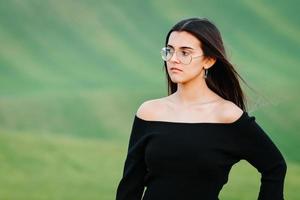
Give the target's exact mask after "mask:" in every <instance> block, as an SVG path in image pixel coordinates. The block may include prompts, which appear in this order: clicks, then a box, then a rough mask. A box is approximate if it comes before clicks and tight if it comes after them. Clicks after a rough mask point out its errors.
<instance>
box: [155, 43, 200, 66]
mask: <svg viewBox="0 0 300 200" xmlns="http://www.w3.org/2000/svg"><path fill="white" fill-rule="evenodd" d="M167 48H169V49H173V48H170V47H163V48H162V49H161V51H160V54H161V58H162V59H163V60H164V61H166V62H168V61H170V60H171V59H172V57H173V56H174V54H176V57H177V59H178V60H179V61H180V63H182V64H184V65H189V64H190V63H191V62H192V60H193V59H195V58H200V57H202V56H204V55H203V54H202V55H199V56H192V55H189V56H190V61H189V62H188V63H184V62H182V60H181V59H179V58H178V55H177V53H178V51H175V49H174V52H173V53H172V55H171V57H170V58H169V59H164V56H163V54H165V52H166V50H165V49H167Z"/></svg>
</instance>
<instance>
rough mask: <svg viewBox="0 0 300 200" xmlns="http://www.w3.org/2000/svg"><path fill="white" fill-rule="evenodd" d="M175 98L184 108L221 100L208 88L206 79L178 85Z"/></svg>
mask: <svg viewBox="0 0 300 200" xmlns="http://www.w3.org/2000/svg"><path fill="white" fill-rule="evenodd" d="M174 98H175V99H176V101H177V102H178V103H179V104H181V105H183V106H186V105H191V104H202V103H206V102H210V101H215V100H219V99H220V97H219V96H218V95H217V94H215V93H214V92H213V91H212V90H211V89H209V88H208V86H207V84H206V82H205V80H204V79H201V80H199V79H198V80H197V79H196V80H194V81H189V82H187V83H178V84H177V91H176V92H175V93H174Z"/></svg>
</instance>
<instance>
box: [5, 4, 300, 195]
mask: <svg viewBox="0 0 300 200" xmlns="http://www.w3.org/2000/svg"><path fill="white" fill-rule="evenodd" d="M299 6H300V3H298V2H297V1H296V0H293V1H292V0H289V1H284V2H283V1H275V2H274V1H259V0H254V1H246V0H244V1H234V0H232V1H221V0H219V1H217V0H215V1H189V2H188V3H187V2H185V1H170V0H168V1H158V0H155V1H137V0H136V1H129V2H121V1H119V2H116V1H92V0H90V1H78V0H76V1H71V0H63V1H58V0H44V1H38V0H25V1H21V0H11V1H0V13H1V17H0V42H1V43H0V44H1V45H0V180H1V181H0V200H23V199H24V200H53V199H55V200H67V199H72V200H77V199H78V200H79V199H91V200H93V199H101V200H111V199H114V197H115V191H116V187H117V184H118V182H119V180H120V178H121V175H122V170H123V164H124V160H125V156H126V150H127V145H128V139H129V134H130V128H131V124H132V122H133V121H132V120H133V116H134V113H135V111H136V109H137V108H138V106H139V105H140V104H141V103H142V102H143V101H145V100H147V99H154V98H158V97H162V96H165V95H167V90H166V89H167V86H166V81H165V74H164V71H163V68H162V61H161V59H160V55H159V51H160V49H161V47H162V46H163V44H164V39H165V35H166V33H167V31H168V30H169V28H170V27H171V26H172V25H173V24H174V23H175V22H177V21H178V20H179V19H181V18H185V17H192V16H198V17H207V18H209V19H211V20H213V21H214V22H215V24H216V25H217V26H218V27H219V29H220V31H221V33H222V35H223V39H224V42H225V46H226V47H227V52H228V55H229V57H230V60H231V61H232V63H233V64H234V65H235V66H236V69H237V71H238V72H239V73H240V75H241V76H242V77H243V78H244V79H245V80H246V81H247V83H248V84H249V85H250V86H251V87H252V88H254V89H255V90H256V91H257V92H254V91H252V90H250V89H249V88H247V86H246V85H244V84H242V87H243V88H244V89H245V91H246V93H247V95H248V96H249V99H250V101H249V112H250V114H252V115H255V116H256V119H257V122H258V123H259V124H260V125H261V126H262V127H263V129H264V130H265V131H266V132H267V133H268V134H269V135H270V137H271V138H272V139H273V141H274V142H275V143H276V144H277V146H278V147H279V148H280V150H281V151H282V153H283V154H284V156H285V158H286V160H287V162H288V172H287V176H286V182H285V198H286V199H288V200H297V198H299V195H298V188H299V186H300V181H299V180H300V156H299V153H300V151H299V148H298V146H299V144H300V134H299V129H300V123H299V122H300V121H299V111H300V107H299V106H298V103H299V101H300V94H299V92H296V91H298V86H299V84H300V81H299V78H298V75H299V74H300V70H299V69H298V67H299V64H300V59H299V56H298V53H299V46H300V39H299V34H300V26H299V24H300V19H299V17H298V15H297V14H298V13H297V11H298V10H297V8H298V7H299ZM259 183H260V175H259V173H258V172H257V171H256V169H255V168H253V167H252V166H251V165H249V164H248V163H247V162H245V161H242V162H239V163H238V164H237V165H235V166H234V167H233V169H232V171H231V173H230V177H229V182H228V184H227V185H225V186H224V188H223V190H222V193H221V195H220V199H222V200H223V199H224V200H248V199H249V200H250V199H255V198H256V197H257V195H258V189H259Z"/></svg>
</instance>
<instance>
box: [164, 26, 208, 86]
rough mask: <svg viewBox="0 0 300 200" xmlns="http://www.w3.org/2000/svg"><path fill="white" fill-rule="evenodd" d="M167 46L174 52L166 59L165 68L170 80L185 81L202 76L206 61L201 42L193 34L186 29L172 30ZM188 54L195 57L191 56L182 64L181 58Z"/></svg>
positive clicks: (175, 81)
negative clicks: (187, 61) (188, 61)
mask: <svg viewBox="0 0 300 200" xmlns="http://www.w3.org/2000/svg"><path fill="white" fill-rule="evenodd" d="M167 47H170V48H171V49H172V51H175V52H176V53H174V54H173V55H172V57H171V58H170V60H168V61H167V70H168V74H169V76H170V78H171V80H172V82H174V83H185V82H187V81H189V80H192V79H194V78H196V77H199V76H200V77H201V78H203V76H204V70H202V68H203V66H205V64H206V63H205V60H204V56H203V51H202V49H201V43H200V41H199V40H198V39H197V38H196V37H195V36H193V35H192V34H190V33H188V32H186V31H180V32H179V31H173V32H172V33H171V34H170V37H169V41H168V45H167ZM177 55H178V56H177ZM188 56H191V57H195V58H192V59H191V62H190V63H189V64H184V63H183V62H182V61H181V60H182V58H183V57H188ZM183 60H184V59H183ZM173 68H177V69H173ZM206 68H208V67H206Z"/></svg>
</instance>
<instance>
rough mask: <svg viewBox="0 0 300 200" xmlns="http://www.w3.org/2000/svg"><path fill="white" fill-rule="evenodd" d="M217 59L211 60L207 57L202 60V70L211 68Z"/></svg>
mask: <svg viewBox="0 0 300 200" xmlns="http://www.w3.org/2000/svg"><path fill="white" fill-rule="evenodd" d="M216 61H217V59H216V58H212V57H207V58H205V60H204V65H203V66H204V68H205V69H208V68H210V67H211V66H213V65H214V64H215V63H216Z"/></svg>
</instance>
